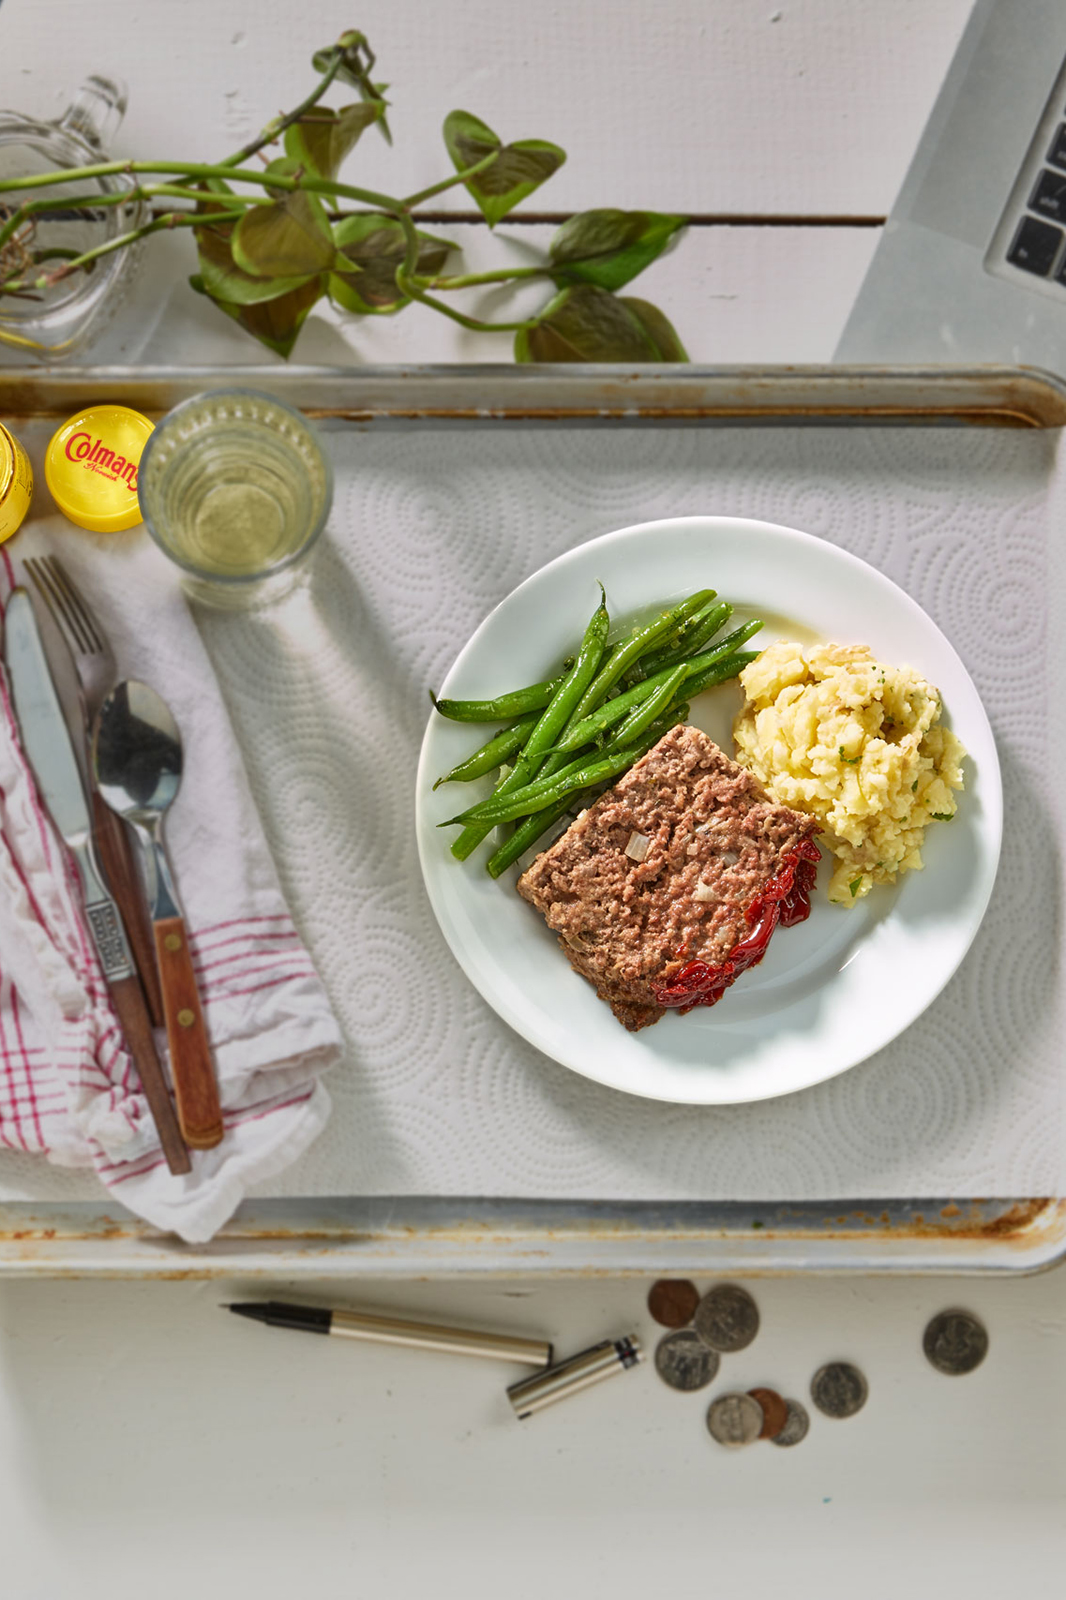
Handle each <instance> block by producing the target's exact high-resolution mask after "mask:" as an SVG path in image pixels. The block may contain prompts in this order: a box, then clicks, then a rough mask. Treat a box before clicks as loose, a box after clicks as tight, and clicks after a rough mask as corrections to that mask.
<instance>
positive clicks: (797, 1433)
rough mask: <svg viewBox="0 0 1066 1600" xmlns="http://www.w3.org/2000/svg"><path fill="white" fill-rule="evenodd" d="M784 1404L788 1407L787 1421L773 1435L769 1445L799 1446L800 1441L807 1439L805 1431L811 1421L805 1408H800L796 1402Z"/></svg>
mask: <svg viewBox="0 0 1066 1600" xmlns="http://www.w3.org/2000/svg"><path fill="white" fill-rule="evenodd" d="M785 1404H786V1406H787V1407H788V1419H787V1421H786V1422H785V1426H784V1427H783V1428H782V1429H781V1432H780V1433H777V1434H775V1435H774V1437H773V1439H772V1440H771V1441H770V1442H771V1444H779V1445H785V1446H787V1445H790V1444H799V1443H800V1441H801V1440H802V1439H806V1437H807V1429H808V1428H809V1427H810V1425H811V1419H810V1417H809V1416H808V1415H807V1407H806V1406H801V1405H800V1403H799V1401H798V1400H786V1401H785Z"/></svg>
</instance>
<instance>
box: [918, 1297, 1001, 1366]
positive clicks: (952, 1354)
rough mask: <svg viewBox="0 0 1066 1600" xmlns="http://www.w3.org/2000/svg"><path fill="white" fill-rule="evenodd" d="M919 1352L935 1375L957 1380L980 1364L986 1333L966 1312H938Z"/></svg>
mask: <svg viewBox="0 0 1066 1600" xmlns="http://www.w3.org/2000/svg"><path fill="white" fill-rule="evenodd" d="M922 1349H923V1350H924V1351H925V1354H926V1357H927V1359H928V1360H929V1361H930V1362H931V1363H932V1364H933V1366H934V1367H935V1368H936V1370H937V1371H938V1372H946V1373H947V1374H948V1375H949V1377H959V1376H961V1374H962V1373H964V1372H972V1371H973V1370H974V1368H975V1367H979V1366H980V1365H981V1362H982V1361H983V1360H984V1359H985V1356H986V1355H987V1354H988V1334H987V1333H986V1332H985V1329H984V1327H983V1326H982V1324H981V1323H980V1322H978V1320H977V1318H976V1317H974V1316H971V1314H970V1312H968V1311H941V1313H940V1315H939V1316H936V1317H934V1318H933V1320H932V1322H930V1324H929V1326H928V1327H927V1328H926V1330H925V1334H924V1336H923V1338H922Z"/></svg>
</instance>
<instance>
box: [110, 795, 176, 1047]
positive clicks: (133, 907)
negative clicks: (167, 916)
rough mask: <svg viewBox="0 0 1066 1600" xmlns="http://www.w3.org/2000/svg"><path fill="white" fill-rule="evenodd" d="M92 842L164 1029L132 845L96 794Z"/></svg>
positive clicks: (156, 1020) (152, 1010) (154, 1015)
mask: <svg viewBox="0 0 1066 1600" xmlns="http://www.w3.org/2000/svg"><path fill="white" fill-rule="evenodd" d="M92 799H93V838H94V840H95V842H96V852H97V856H98V857H99V861H100V866H101V867H102V868H103V873H104V880H105V882H106V883H107V886H108V888H109V889H110V890H111V893H112V895H113V896H114V898H115V901H116V902H117V904H118V909H119V911H120V912H121V914H122V922H123V926H124V927H125V929H126V938H127V939H128V941H129V946H130V950H131V951H132V953H133V959H134V962H135V963H136V966H137V971H138V972H139V973H140V975H141V983H142V985H143V986H144V996H145V999H146V1000H147V1001H148V1015H149V1016H150V1017H151V1019H152V1025H153V1027H156V1028H161V1027H162V1026H163V1022H164V1017H163V996H162V993H161V991H160V988H159V973H158V971H157V969H156V964H155V945H154V943H153V940H152V923H151V919H150V918H149V916H148V907H147V905H146V904H145V899H144V890H143V888H142V887H141V879H140V874H139V873H138V871H137V863H136V861H135V859H134V853H133V841H132V839H131V838H130V832H129V829H128V828H127V827H126V824H125V823H124V822H123V820H122V818H121V817H119V816H116V815H115V813H114V812H113V811H112V809H111V807H110V806H109V805H108V804H107V803H106V801H104V800H102V799H101V798H100V796H99V794H98V793H97V791H96V790H95V789H94V790H93V797H92Z"/></svg>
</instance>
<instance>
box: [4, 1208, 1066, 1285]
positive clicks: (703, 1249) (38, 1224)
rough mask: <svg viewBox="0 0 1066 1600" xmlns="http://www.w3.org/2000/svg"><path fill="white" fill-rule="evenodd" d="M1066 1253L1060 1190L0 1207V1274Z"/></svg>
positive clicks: (907, 1264)
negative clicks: (772, 1199) (839, 1197)
mask: <svg viewBox="0 0 1066 1600" xmlns="http://www.w3.org/2000/svg"><path fill="white" fill-rule="evenodd" d="M1064 1253H1066V1201H1064V1200H1052V1199H1038V1200H966V1201H962V1202H955V1201H951V1200H944V1199H933V1200H907V1201H901V1200H886V1201H865V1202H860V1203H858V1204H856V1203H855V1202H838V1203H835V1204H834V1203H833V1202H824V1201H823V1202H817V1203H812V1202H804V1203H803V1204H798V1205H788V1204H776V1203H775V1204H773V1205H767V1204H750V1205H749V1204H739V1203H722V1202H719V1203H714V1204H706V1203H702V1202H699V1203H697V1202H679V1203H672V1204H671V1203H658V1202H641V1203H631V1202H610V1201H600V1202H591V1201H572V1202H567V1201H558V1200H553V1201H536V1200H481V1199H469V1200H464V1199H450V1200H445V1199H437V1198H432V1199H430V1198H418V1197H414V1198H384V1199H372V1200H354V1199H353V1200H344V1199H336V1200H322V1199H318V1200H302V1201H295V1202H294V1201H287V1200H272V1201H256V1202H254V1203H247V1204H245V1205H244V1206H242V1207H241V1209H240V1211H239V1212H238V1213H237V1216H236V1217H235V1218H234V1219H233V1221H232V1222H231V1223H230V1224H229V1225H228V1226H227V1227H225V1228H224V1229H222V1231H221V1232H220V1233H219V1234H218V1235H217V1236H216V1237H215V1238H214V1239H213V1240H212V1241H211V1242H210V1244H204V1245H186V1244H182V1243H181V1242H180V1241H178V1240H176V1239H175V1238H173V1237H172V1236H170V1235H166V1234H162V1233H159V1232H158V1231H157V1230H156V1229H153V1228H151V1227H149V1226H148V1225H147V1224H143V1223H139V1222H136V1221H135V1220H134V1219H131V1218H130V1217H128V1216H120V1215H119V1214H117V1211H115V1210H109V1209H108V1208H107V1207H105V1206H97V1205H90V1204H85V1205H68V1206H62V1205H34V1204H26V1203H20V1204H8V1205H0V1277H5V1276H6V1277H30V1276H38V1277H57V1276H74V1277H82V1276H101V1277H116V1278H117V1277H134V1278H141V1277H153V1278H171V1277H181V1278H187V1277H188V1278H218V1277H225V1278H235V1277H236V1278H243V1279H251V1278H271V1277H285V1278H301V1277H314V1278H322V1277H337V1278H348V1277H352V1278H357V1277H363V1276H366V1277H374V1278H388V1277H402V1278H421V1277H427V1278H430V1277H487V1276H495V1277H527V1276H538V1275H539V1276H545V1275H547V1276H553V1277H558V1276H581V1277H593V1276H612V1277H617V1276H644V1275H647V1274H652V1275H658V1274H663V1273H680V1272H684V1273H692V1274H696V1275H703V1276H706V1275H708V1274H710V1273H715V1274H717V1273H723V1272H728V1273H731V1274H735V1275H742V1276H756V1277H758V1276H762V1277H765V1276H792V1275H799V1274H803V1275H809V1274H819V1275H826V1276H828V1275H833V1274H840V1273H845V1272H847V1273H854V1272H861V1273H868V1274H877V1275H915V1274H920V1275H937V1274H939V1275H946V1274H950V1275H959V1274H961V1275H968V1274H990V1273H1011V1274H1014V1273H1018V1272H1029V1273H1032V1272H1038V1271H1041V1270H1044V1269H1046V1268H1047V1267H1050V1266H1053V1265H1055V1264H1056V1262H1058V1261H1059V1260H1060V1259H1061V1258H1062V1256H1063V1254H1064Z"/></svg>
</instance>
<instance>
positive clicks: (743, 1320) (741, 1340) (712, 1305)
mask: <svg viewBox="0 0 1066 1600" xmlns="http://www.w3.org/2000/svg"><path fill="white" fill-rule="evenodd" d="M695 1324H696V1332H697V1333H698V1334H699V1336H700V1338H701V1339H702V1340H704V1342H705V1343H706V1344H709V1345H710V1347H711V1349H712V1350H721V1351H722V1353H723V1354H732V1353H733V1352H734V1351H736V1350H746V1349H747V1347H748V1345H749V1344H750V1343H751V1341H752V1340H753V1339H754V1337H755V1335H756V1334H757V1333H758V1331H759V1308H758V1306H757V1305H756V1304H755V1301H754V1300H753V1299H752V1298H751V1295H750V1294H749V1293H748V1291H747V1290H746V1289H740V1288H738V1287H737V1285H736V1284H735V1283H720V1284H718V1285H717V1287H716V1288H714V1289H712V1290H710V1292H709V1293H708V1294H705V1295H704V1297H703V1299H702V1300H701V1301H700V1303H699V1305H698V1306H697V1307H696V1315H695Z"/></svg>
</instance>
